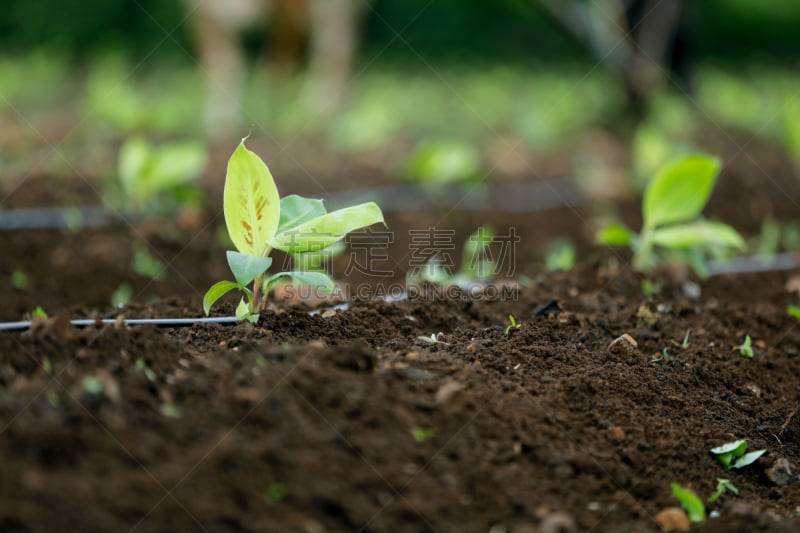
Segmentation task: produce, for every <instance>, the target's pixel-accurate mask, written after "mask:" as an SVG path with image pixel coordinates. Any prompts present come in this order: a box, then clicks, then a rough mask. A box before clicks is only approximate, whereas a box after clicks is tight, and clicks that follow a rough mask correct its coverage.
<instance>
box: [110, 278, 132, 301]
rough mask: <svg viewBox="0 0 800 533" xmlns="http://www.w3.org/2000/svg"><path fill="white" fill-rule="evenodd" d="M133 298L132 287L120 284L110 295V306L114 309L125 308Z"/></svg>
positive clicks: (123, 283) (124, 283)
mask: <svg viewBox="0 0 800 533" xmlns="http://www.w3.org/2000/svg"><path fill="white" fill-rule="evenodd" d="M132 297H133V287H131V286H130V285H129V284H128V283H126V282H124V281H123V282H122V283H120V284H119V287H117V288H116V289H115V290H114V292H113V293H111V305H113V306H114V307H125V306H126V305H128V302H130V301H131V298H132Z"/></svg>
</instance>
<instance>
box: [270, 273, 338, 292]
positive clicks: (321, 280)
mask: <svg viewBox="0 0 800 533" xmlns="http://www.w3.org/2000/svg"><path fill="white" fill-rule="evenodd" d="M281 278H291V279H293V280H294V281H295V282H297V283H301V284H303V285H308V286H309V287H311V288H313V289H319V290H321V291H323V292H327V293H331V292H333V291H334V289H336V284H335V283H334V282H333V279H332V278H331V277H330V276H329V275H327V274H325V273H324V272H278V273H277V274H274V275H272V276H270V277H268V278H267V279H266V280H264V292H265V293H266V292H269V290H270V289H271V288H272V286H273V285H275V283H276V282H277V281H278V280H280V279H281Z"/></svg>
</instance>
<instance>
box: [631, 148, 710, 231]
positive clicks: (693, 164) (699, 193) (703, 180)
mask: <svg viewBox="0 0 800 533" xmlns="http://www.w3.org/2000/svg"><path fill="white" fill-rule="evenodd" d="M720 166H721V164H720V161H719V159H717V158H716V157H711V156H707V155H689V156H686V157H683V158H681V159H678V160H677V161H675V162H673V163H671V164H669V165H667V166H666V167H664V168H663V169H662V170H661V171H660V172H659V173H658V175H657V176H656V177H655V178H654V179H653V181H651V182H650V184H649V185H648V186H647V189H646V190H645V193H644V200H643V202H642V215H643V217H644V225H645V227H646V228H655V227H656V226H660V225H662V224H671V223H673V222H683V221H686V220H691V219H693V218H695V217H697V216H698V215H699V214H700V212H701V211H702V210H703V207H704V206H705V205H706V203H707V202H708V198H709V197H710V196H711V191H712V189H713V188H714V182H715V181H716V179H717V174H719V170H720Z"/></svg>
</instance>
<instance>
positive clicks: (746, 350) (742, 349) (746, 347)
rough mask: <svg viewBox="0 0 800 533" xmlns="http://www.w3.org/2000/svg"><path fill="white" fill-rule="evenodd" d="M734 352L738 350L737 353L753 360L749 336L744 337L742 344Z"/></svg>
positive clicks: (751, 343)
mask: <svg viewBox="0 0 800 533" xmlns="http://www.w3.org/2000/svg"><path fill="white" fill-rule="evenodd" d="M734 350H739V353H740V354H742V355H743V356H745V357H749V358H751V359H752V358H753V342H752V341H751V340H750V335H745V337H744V343H742V344H740V345H739V346H737V347H736V348H734Z"/></svg>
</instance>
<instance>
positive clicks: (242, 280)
mask: <svg viewBox="0 0 800 533" xmlns="http://www.w3.org/2000/svg"><path fill="white" fill-rule="evenodd" d="M227 255H228V266H229V267H231V272H233V275H234V277H235V278H236V282H237V283H238V284H239V285H240V286H241V287H244V286H245V285H247V284H248V283H250V282H251V281H253V280H254V279H256V277H257V276H260V275H261V274H263V273H264V272H266V271H267V269H268V268H269V267H270V265H272V258H271V257H255V256H252V255H245V254H242V253H239V252H232V251H228V254H227Z"/></svg>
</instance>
